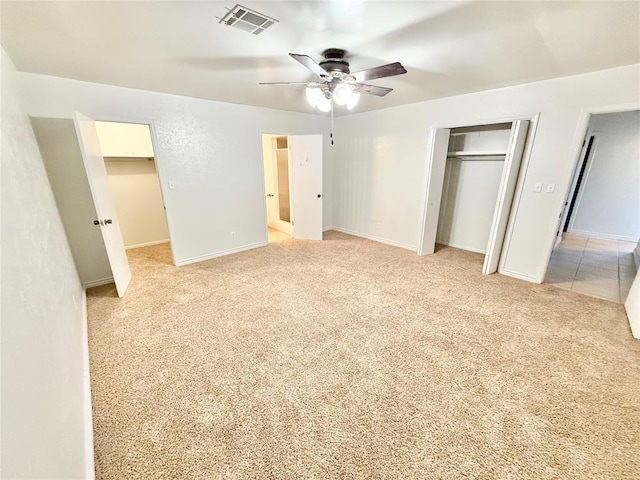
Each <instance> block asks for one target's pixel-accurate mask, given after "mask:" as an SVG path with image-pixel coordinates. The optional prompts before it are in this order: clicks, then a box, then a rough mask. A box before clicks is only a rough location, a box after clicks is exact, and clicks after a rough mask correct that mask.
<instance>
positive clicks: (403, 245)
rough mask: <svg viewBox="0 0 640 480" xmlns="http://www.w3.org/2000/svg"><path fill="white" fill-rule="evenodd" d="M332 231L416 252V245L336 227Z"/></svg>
mask: <svg viewBox="0 0 640 480" xmlns="http://www.w3.org/2000/svg"><path fill="white" fill-rule="evenodd" d="M331 230H335V231H336V232H341V233H346V234H347V235H354V236H356V237H362V238H366V239H367V240H373V241H374V242H379V243H384V244H387V245H391V246H394V247H398V248H404V249H405V250H411V251H412V252H415V251H416V246H415V245H408V244H406V243H401V242H396V241H394V240H389V239H386V238H382V237H376V236H375V235H368V234H366V233H362V232H356V231H354V230H349V229H346V228H342V227H335V226H334V227H333V228H331Z"/></svg>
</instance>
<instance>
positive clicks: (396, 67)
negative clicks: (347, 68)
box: [351, 62, 407, 82]
mask: <svg viewBox="0 0 640 480" xmlns="http://www.w3.org/2000/svg"><path fill="white" fill-rule="evenodd" d="M403 73H407V70H406V69H405V68H404V67H403V66H402V65H401V64H400V62H395V63H389V64H387V65H380V66H379V67H373V68H369V69H367V70H361V71H359V72H356V73H352V74H351V75H353V76H354V77H355V79H356V82H366V81H367V80H374V79H376V78H384V77H393V76H394V75H402V74H403Z"/></svg>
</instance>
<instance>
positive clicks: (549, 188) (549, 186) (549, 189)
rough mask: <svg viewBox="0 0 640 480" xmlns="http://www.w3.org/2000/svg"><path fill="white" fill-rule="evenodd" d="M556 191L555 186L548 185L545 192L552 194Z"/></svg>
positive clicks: (552, 184) (553, 184)
mask: <svg viewBox="0 0 640 480" xmlns="http://www.w3.org/2000/svg"><path fill="white" fill-rule="evenodd" d="M555 191H556V184H555V183H549V184H548V185H547V189H546V190H545V192H547V193H553V192H555Z"/></svg>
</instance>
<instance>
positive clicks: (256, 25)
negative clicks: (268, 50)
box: [219, 4, 278, 35]
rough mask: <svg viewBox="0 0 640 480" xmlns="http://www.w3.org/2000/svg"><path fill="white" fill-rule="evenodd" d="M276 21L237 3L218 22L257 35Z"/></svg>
mask: <svg viewBox="0 0 640 480" xmlns="http://www.w3.org/2000/svg"><path fill="white" fill-rule="evenodd" d="M277 21H278V20H276V19H275V18H271V17H267V16H266V15H264V14H262V13H258V12H256V11H255V10H251V9H250V8H247V7H243V6H242V5H239V4H237V5H236V6H235V7H233V8H232V9H231V10H229V11H228V12H227V14H226V15H225V16H224V17H222V18H221V19H220V22H219V23H224V24H225V25H228V26H229V27H235V28H239V29H240V30H244V31H245V32H249V33H253V34H254V35H259V34H260V33H262V32H264V31H265V30H266V29H267V28H269V27H270V26H271V25H273V24H274V23H275V22H277Z"/></svg>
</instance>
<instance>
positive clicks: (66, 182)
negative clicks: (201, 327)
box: [31, 117, 113, 285]
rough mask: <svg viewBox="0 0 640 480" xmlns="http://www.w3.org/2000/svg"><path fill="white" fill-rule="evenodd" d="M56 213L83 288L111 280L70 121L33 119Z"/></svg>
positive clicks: (111, 276)
mask: <svg viewBox="0 0 640 480" xmlns="http://www.w3.org/2000/svg"><path fill="white" fill-rule="evenodd" d="M31 125H32V126H33V130H34V132H35V135H36V140H37V141H38V145H39V147H40V153H41V155H42V159H43V161H44V165H45V167H46V169H47V176H48V177H49V183H50V185H51V190H52V191H53V196H54V197H55V199H56V205H57V207H58V212H59V213H60V217H61V218H62V223H63V225H64V229H65V232H66V235H67V241H68V242H69V246H70V247H71V253H72V255H73V260H74V262H75V265H76V269H77V270H78V275H79V276H80V281H81V282H82V283H83V284H84V285H92V284H93V285H95V284H100V283H105V282H109V281H112V280H113V274H112V273H111V266H110V265H109V259H108V257H107V251H106V249H105V247H104V240H103V239H102V234H101V232H100V228H99V227H96V226H95V225H93V221H94V220H95V219H97V218H98V216H97V214H96V209H95V206H94V205H93V201H92V199H91V191H90V189H89V181H88V180H87V173H86V171H85V169H84V164H83V163H82V154H81V152H80V146H79V145H78V137H77V136H76V130H75V127H74V125H73V120H66V119H59V118H35V117H34V118H32V119H31Z"/></svg>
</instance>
